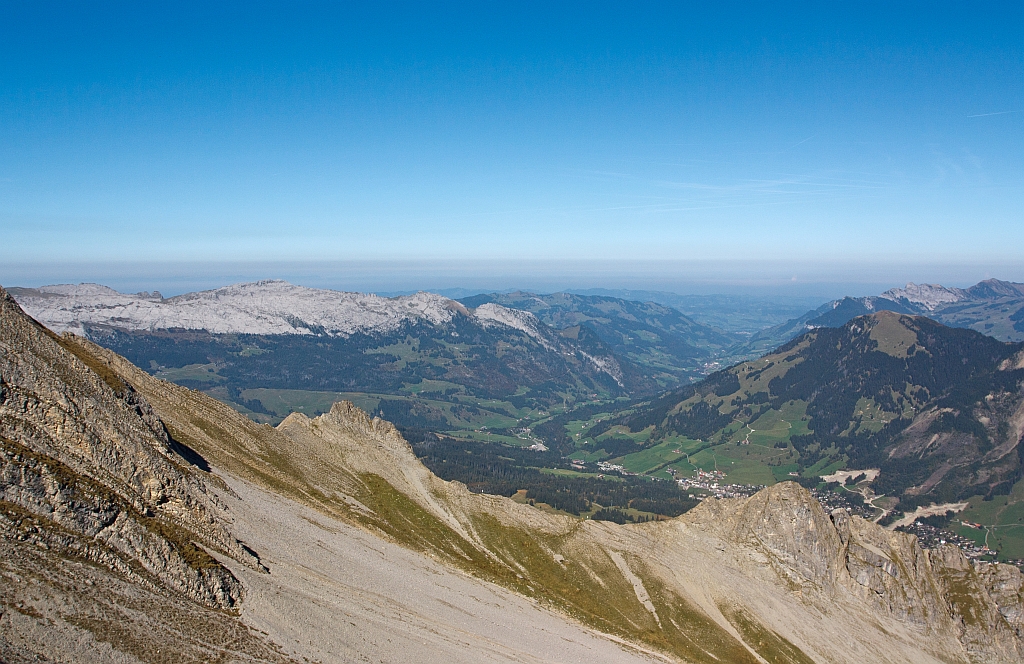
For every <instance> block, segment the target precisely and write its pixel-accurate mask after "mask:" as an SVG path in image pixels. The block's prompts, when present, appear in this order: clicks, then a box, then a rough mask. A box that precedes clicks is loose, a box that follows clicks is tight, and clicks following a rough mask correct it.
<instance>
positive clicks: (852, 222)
mask: <svg viewBox="0 0 1024 664" xmlns="http://www.w3.org/2000/svg"><path fill="white" fill-rule="evenodd" d="M709 7H710V8H709ZM0 10H2V14H0V16H2V20H0V234H2V241H0V263H4V264H6V265H7V266H8V268H11V266H15V265H17V266H21V267H20V268H19V269H24V268H25V266H36V267H37V268H39V266H45V265H51V266H52V265H64V266H67V265H72V264H87V263H89V264H95V263H102V262H112V263H117V262H118V261H132V262H133V264H135V265H138V264H145V263H149V262H152V261H170V262H171V263H174V264H182V263H183V262H189V261H193V262H195V261H198V262H200V263H202V262H207V263H215V262H220V263H223V262H225V261H228V262H230V261H256V262H259V261H265V262H274V261H291V262H293V263H294V262H296V261H298V262H302V261H307V260H308V261H320V262H323V261H353V260H371V261H420V260H426V261H435V262H436V261H460V260H474V261H483V263H480V265H483V266H484V267H483V268H481V269H482V270H484V271H486V264H487V261H491V260H493V261H505V264H509V262H510V261H515V260H518V259H531V260H547V261H549V262H551V261H556V262H557V261H563V260H570V261H577V262H578V261H596V262H600V261H608V260H613V259H614V260H620V259H621V260H626V261H645V260H649V259H656V260H668V261H682V262H684V263H685V262H686V261H696V260H702V261H707V260H711V261H719V263H720V264H722V265H728V264H730V263H729V261H738V262H737V263H732V264H735V265H740V264H753V263H752V262H754V261H774V263H772V264H773V265H775V266H776V268H777V267H778V266H779V265H782V266H783V268H782V271H783V272H785V265H786V264H787V263H788V262H793V263H794V264H796V263H801V264H814V265H817V266H818V269H819V271H821V270H825V271H827V270H828V268H829V266H830V265H837V264H840V263H841V264H843V265H845V266H846V267H844V269H847V270H849V269H853V270H855V269H856V266H857V265H859V264H862V263H863V264H868V263H870V264H871V265H872V266H874V267H872V268H871V269H873V270H876V273H877V270H878V269H881V268H879V267H878V266H879V265H883V266H884V265H890V266H893V268H894V270H895V271H894V272H893V278H894V279H896V278H897V273H898V275H899V276H898V278H899V279H900V280H902V279H904V275H905V274H906V273H907V272H908V270H907V269H906V267H907V266H908V265H917V264H920V265H928V266H930V267H929V270H931V271H930V272H928V270H922V272H921V274H920V277H919V278H918V280H926V279H927V278H929V277H930V276H933V275H934V278H942V277H941V274H940V273H941V270H939V271H936V269H935V266H944V265H945V266H963V265H969V266H973V267H971V268H970V269H969V270H967V271H964V270H963V269H961V268H956V269H952V268H951V270H952V271H950V272H949V274H950V275H952V274H954V273H955V274H957V275H961V276H962V278H960V277H957V280H959V281H961V282H971V281H973V280H977V279H980V278H984V277H985V276H997V277H1002V278H1015V279H1017V280H1024V218H1022V217H1024V5H1021V4H1020V3H962V2H960V3H941V2H917V3H893V2H885V3H876V4H872V3H859V2H858V3H853V2H844V3H835V2H834V3H803V4H784V3H741V4H737V5H731V6H730V5H726V4H723V3H707V2H703V3H693V4H687V3H680V2H667V3H625V2H619V3H597V2H586V3H552V2H545V3H536V4H531V3H527V2H515V3H489V2H488V3H485V2H474V3H465V4H456V3H416V4H409V5H405V4H398V3H344V2H342V3H338V2H325V3H308V2H287V3H283V2H282V3H268V2H245V3H237V4H234V3H227V2H203V3H196V4H191V3H187V2H167V3H155V2H134V3H121V4H116V3H104V2H66V3H52V2H45V1H39V2H19V3H14V2H3V3H2V4H0ZM513 264H514V263H513ZM552 264H553V263H552ZM850 266H853V267H850ZM11 269H12V268H11ZM39 269H42V268H39ZM723 269H726V268H723ZM773 269H775V268H773ZM957 269H959V270H960V271H959V272H957V271H956V270H957ZM900 270H902V271H900ZM971 270H973V271H971ZM726 271H727V269H726ZM44 272H45V270H44ZM65 272H66V270H65ZM910 272H911V274H909V275H908V276H909V277H910V278H913V276H914V275H913V271H912V270H910ZM925 272H927V274H925ZM7 274H14V273H12V272H11V271H10V269H8V270H7V272H6V273H5V272H4V268H2V267H0V279H5V280H8V281H9V279H10V278H11V277H9V276H6V275H7ZM17 274H27V273H26V272H24V271H22V272H18V273H17ZM40 274H42V273H40ZM54 274H56V272H55V273H54ZM267 276H275V275H267ZM975 277H977V279H976V278H975ZM83 278H85V275H84V273H83ZM949 278H950V279H952V277H949ZM40 279H41V280H46V279H45V276H40ZM69 280H75V279H74V275H71V277H70V278H69ZM850 280H851V281H856V278H855V277H850ZM580 285H585V284H580ZM602 285H610V284H602ZM893 285H895V284H893Z"/></svg>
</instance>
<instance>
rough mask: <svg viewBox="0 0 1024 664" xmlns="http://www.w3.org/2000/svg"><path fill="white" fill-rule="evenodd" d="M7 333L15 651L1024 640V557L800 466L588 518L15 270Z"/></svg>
mask: <svg viewBox="0 0 1024 664" xmlns="http://www.w3.org/2000/svg"><path fill="white" fill-rule="evenodd" d="M901 320H902V319H897V321H896V322H897V324H899V325H904V324H903V323H902V322H900V321H901ZM880 324H881V323H880ZM904 327H905V326H904ZM905 329H910V328H906V327H905ZM851 333H852V334H854V335H857V334H858V333H856V332H852V331H851ZM926 333H927V328H926V329H925V331H924V332H922V331H918V332H917V335H918V340H919V341H925V340H922V335H925V334H926ZM816 334H818V335H821V334H823V332H821V331H818V332H816ZM869 334H870V333H869ZM965 334H968V333H966V332H965ZM900 335H902V336H900ZM900 335H897V337H892V338H890V337H886V341H885V344H886V346H885V348H886V349H888V350H890V351H892V352H893V353H896V354H894V355H891V356H892V357H897V354H902V353H905V352H906V351H907V350H908V349H909V348H910V346H909V345H908V344H907V343H905V342H907V341H908V340H909V336H908V335H906V334H903V333H900ZM869 338H870V337H869ZM915 344H916V342H915ZM921 345H922V346H924V347H925V348H931V349H932V350H929V351H928V352H934V349H935V348H936V346H934V345H929V344H928V343H922V344H921ZM915 347H916V346H915ZM0 348H2V351H3V352H2V353H0V378H2V380H0V442H2V446H0V451H2V455H0V463H2V467H0V482H2V483H0V492H2V493H0V550H2V551H3V555H0V576H2V578H3V583H0V658H2V659H3V661H5V662H17V663H19V664H20V663H21V662H29V661H41V660H42V661H47V660H48V661H90V662H168V661H176V662H177V661H243V662H290V661H295V662H298V661H310V660H312V661H359V660H364V661H365V660H370V661H378V660H383V661H414V660H415V661H453V662H511V661H551V660H556V661H587V662H627V661H637V662H650V661H666V660H667V661H684V662H723V661H728V662H740V663H743V662H750V663H751V664H753V663H754V662H773V663H774V662H791V663H801V664H802V663H806V662H815V661H831V662H903V661H916V662H1017V661H1020V660H1021V658H1022V657H1024V594H1022V588H1024V577H1022V575H1021V573H1020V571H1019V570H1017V569H1016V568H1015V567H1013V566H1010V565H999V564H992V563H983V562H977V561H971V560H969V559H967V558H966V557H965V556H964V555H963V554H962V553H961V551H960V549H958V548H956V547H954V546H952V545H948V544H946V545H942V546H939V547H938V548H935V549H933V550H923V549H922V548H921V547H920V546H919V545H918V542H917V539H916V538H915V537H914V536H912V535H906V534H903V533H900V532H892V531H889V530H885V529H883V528H882V527H880V526H878V525H876V524H872V523H870V522H868V521H865V520H863V519H860V518H859V517H856V516H851V515H850V514H849V513H847V512H846V511H844V510H835V511H831V512H826V511H824V510H823V509H822V507H821V506H820V505H819V503H818V502H817V501H816V500H815V499H814V498H813V497H812V496H811V495H810V494H809V493H808V492H807V491H806V490H805V489H803V488H801V487H800V486H799V485H797V484H795V483H792V482H783V483H780V484H778V485H776V486H773V487H769V488H766V489H764V490H762V491H760V492H759V493H757V494H755V495H754V496H752V497H749V498H740V499H729V500H715V499H709V500H706V501H704V502H702V503H701V505H700V506H699V507H697V508H695V509H693V510H691V511H689V512H687V513H686V514H684V515H682V516H680V517H678V518H675V519H667V520H662V521H656V522H650V523H642V524H634V525H617V524H614V523H609V522H605V521H594V520H580V519H576V518H573V517H569V516H566V515H561V514H554V513H550V512H546V511H543V510H541V509H539V508H537V507H533V506H530V505H524V504H520V503H516V502H514V501H513V500H511V499H509V498H502V497H497V496H487V495H479V494H473V493H471V492H469V491H468V490H467V489H466V488H465V486H463V485H461V484H459V483H457V482H445V481H443V480H440V479H438V478H437V477H436V476H435V475H434V474H432V473H431V472H430V471H429V470H427V469H426V468H425V467H424V466H423V465H422V464H421V463H420V462H419V461H418V460H417V458H416V456H415V455H414V454H413V451H412V449H411V448H410V447H409V445H408V443H407V442H406V441H405V440H403V438H402V437H401V436H400V435H399V433H398V431H397V430H396V429H395V428H394V427H393V426H392V425H391V424H389V423H388V422H386V421H383V420H380V419H377V418H371V417H369V416H368V415H367V414H366V413H364V412H362V411H360V410H359V409H358V408H356V407H354V406H353V405H352V404H350V403H345V402H342V403H338V404H336V405H335V406H333V407H332V408H331V409H330V411H329V412H327V413H325V414H323V415H321V416H319V417H317V418H309V417H307V416H305V415H302V414H298V413H296V414H292V415H290V416H289V417H287V418H286V419H285V420H284V421H282V422H281V423H280V424H279V425H278V426H277V427H269V426H267V425H264V424H257V423H255V422H253V421H252V420H250V419H249V418H247V417H245V416H243V415H241V414H239V413H238V412H236V411H235V410H233V409H232V408H230V407H228V406H226V405H225V404H223V403H221V402H219V401H217V400H215V399H213V398H211V397H210V396H208V395H206V394H203V393H201V392H196V391H194V390H190V389H188V388H185V387H182V386H179V385H175V384H172V383H169V382H166V381H162V380H160V379H158V378H156V377H154V376H152V375H150V374H149V373H147V372H144V371H142V370H140V369H138V368H137V367H135V366H133V365H132V364H131V363H130V362H129V361H128V360H126V359H125V358H123V357H120V356H118V355H117V354H115V353H113V352H112V351H110V350H108V349H105V348H103V347H101V346H98V345H96V344H94V343H92V342H90V341H88V340H87V339H84V338H82V337H80V336H77V335H74V334H71V333H65V334H62V335H56V334H55V333H53V332H51V331H49V330H47V329H46V328H44V327H42V326H41V325H39V324H38V323H36V322H35V321H34V320H32V319H31V318H29V317H28V316H26V315H25V314H24V313H23V312H22V311H21V309H20V308H19V307H18V305H17V303H15V301H14V300H13V299H12V298H10V297H9V296H8V295H7V293H6V292H4V291H3V290H2V289H0ZM900 349H902V350H900ZM798 352H800V349H799V348H797V347H796V346H794V347H793V348H792V349H790V353H791V354H792V353H798ZM993 352H994V351H992V350H991V349H989V348H987V347H986V348H985V349H983V351H982V352H981V354H980V355H981V356H987V355H986V354H988V355H991V354H992V353H993ZM918 353H922V354H923V353H925V351H924V350H922V351H915V352H914V356H916V355H917V354H918ZM1013 357H1016V356H1011V357H1010V359H1012V358H1013ZM794 362H795V360H794ZM802 364H803V363H802V362H799V363H796V364H795V366H797V367H799V366H801V365H802ZM977 365H978V366H983V365H984V364H983V363H982V361H981V359H979V360H978V362H977ZM971 366H972V367H973V366H974V364H972V365H971ZM984 366H987V365H984ZM1014 366H1015V365H1014ZM997 370H1000V371H1008V372H1010V373H1013V372H1015V371H1018V369H1013V368H1006V369H997ZM964 371H965V372H966V373H971V372H973V369H969V370H968V369H965V370H964ZM787 373H788V372H787ZM723 375H724V374H723ZM729 375H733V376H735V375H736V374H729ZM761 375H762V376H763V375H764V373H762V374H761ZM972 375H973V374H972ZM724 380H727V379H723V378H713V379H709V383H708V384H709V385H710V384H717V383H716V382H715V381H718V382H719V383H721V382H722V381H724ZM723 385H724V383H723ZM723 389H724V388H723ZM719 391H722V390H719ZM725 396H729V395H728V394H727V395H725Z"/></svg>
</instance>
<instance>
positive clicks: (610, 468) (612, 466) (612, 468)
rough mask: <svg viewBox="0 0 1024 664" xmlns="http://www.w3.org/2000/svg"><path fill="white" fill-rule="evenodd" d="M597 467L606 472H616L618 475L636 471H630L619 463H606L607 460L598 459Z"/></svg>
mask: <svg viewBox="0 0 1024 664" xmlns="http://www.w3.org/2000/svg"><path fill="white" fill-rule="evenodd" d="M597 467H598V468H600V469H601V470H603V471H604V472H606V473H618V474H620V475H636V473H631V472H630V471H628V470H626V469H625V468H623V467H622V466H621V465H619V464H617V463H608V462H607V461H598V462H597Z"/></svg>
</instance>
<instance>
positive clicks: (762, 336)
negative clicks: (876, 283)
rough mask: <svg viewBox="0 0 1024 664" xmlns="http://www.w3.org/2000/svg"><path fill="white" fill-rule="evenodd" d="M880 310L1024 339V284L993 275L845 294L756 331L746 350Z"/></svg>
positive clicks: (1006, 338) (1005, 338)
mask: <svg viewBox="0 0 1024 664" xmlns="http://www.w3.org/2000/svg"><path fill="white" fill-rule="evenodd" d="M876 311H895V312H897V313H901V314H913V315H918V316H927V317H929V318H932V319H934V320H937V321H939V322H940V323H943V324H944V325H949V326H951V327H965V328H969V329H972V330H975V331H977V332H981V333H982V334H986V335H989V336H992V337H995V338H997V339H1001V340H1003V341H1024V284H1018V283H1013V282H1009V281H999V280H998V279H987V280H985V281H982V282H979V283H977V284H975V285H974V286H971V287H970V288H949V287H946V286H940V285H937V284H912V283H911V284H907V285H906V287H904V288H893V289H890V290H887V291H885V292H884V293H882V294H881V295H878V296H868V297H844V298H841V299H838V300H833V301H831V302H827V303H825V304H823V305H822V306H820V307H818V308H817V309H813V310H811V311H808V312H807V313H805V314H804V315H802V316H799V317H797V318H793V319H790V320H788V321H786V322H785V323H781V324H779V325H776V326H774V327H770V328H766V329H764V330H761V331H760V332H758V333H756V334H754V335H753V336H752V337H751V338H750V341H749V342H748V343H747V344H746V345H745V347H744V351H746V352H747V353H750V354H754V355H756V354H760V353H765V352H768V351H771V350H774V349H775V348H776V347H778V346H780V345H782V344H783V343H785V342H787V341H789V340H790V339H792V338H793V337H795V336H797V335H800V334H803V333H804V332H806V331H807V330H810V329H814V328H816V327H840V326H842V325H844V324H845V323H846V322H848V321H849V320H851V319H853V318H856V317H857V316H863V315H865V314H871V313H874V312H876Z"/></svg>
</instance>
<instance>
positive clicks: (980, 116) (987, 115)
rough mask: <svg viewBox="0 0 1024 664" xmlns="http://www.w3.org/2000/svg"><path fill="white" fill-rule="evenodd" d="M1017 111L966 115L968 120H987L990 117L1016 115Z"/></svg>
mask: <svg viewBox="0 0 1024 664" xmlns="http://www.w3.org/2000/svg"><path fill="white" fill-rule="evenodd" d="M1016 112H1017V111H996V112H995V113H977V114H976V115H968V116H967V117H969V118H987V117H989V116H990V115H1009V114H1010V113H1016Z"/></svg>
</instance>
